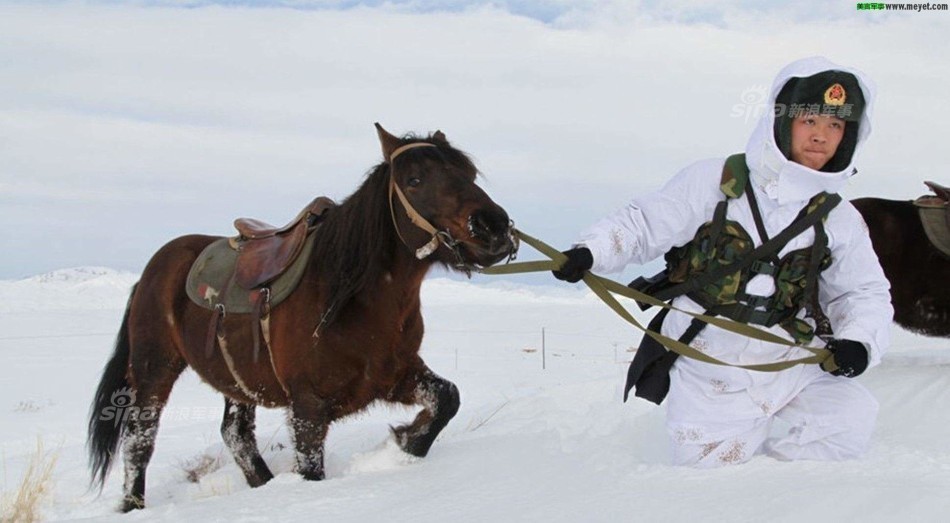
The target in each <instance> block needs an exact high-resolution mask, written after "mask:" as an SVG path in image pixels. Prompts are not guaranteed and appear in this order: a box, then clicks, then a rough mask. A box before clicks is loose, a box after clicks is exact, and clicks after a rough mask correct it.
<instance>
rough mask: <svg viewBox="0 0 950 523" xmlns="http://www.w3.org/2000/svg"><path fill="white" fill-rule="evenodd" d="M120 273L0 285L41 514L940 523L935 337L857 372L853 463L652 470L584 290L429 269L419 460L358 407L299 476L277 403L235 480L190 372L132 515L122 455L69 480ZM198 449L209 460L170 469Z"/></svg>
mask: <svg viewBox="0 0 950 523" xmlns="http://www.w3.org/2000/svg"><path fill="white" fill-rule="evenodd" d="M135 279H136V276H135V275H132V274H126V273H117V272H115V271H112V270H109V269H104V268H83V269H70V270H63V271H57V272H55V273H50V274H46V275H42V276H37V277H34V278H29V279H26V280H19V281H0V424H2V427H3V429H2V430H0V459H2V463H0V489H2V491H3V494H4V496H5V497H6V496H8V495H10V493H12V492H14V491H15V490H16V488H17V486H18V484H19V481H20V478H21V477H22V475H23V472H24V469H25V467H26V465H27V463H28V461H29V458H30V457H31V455H33V454H34V452H35V448H36V444H37V440H38V439H41V440H42V442H43V444H44V446H45V447H46V448H47V449H55V451H56V452H57V454H58V459H57V462H56V468H55V471H54V473H53V483H52V491H51V493H50V495H49V497H48V500H47V502H46V503H45V504H44V505H43V507H42V514H43V516H44V517H45V518H47V519H80V518H91V519H93V520H120V518H121V519H122V520H126V521H140V520H149V521H151V520H167V521H181V520H186V521H192V520H207V521H229V522H237V521H271V520H318V521H333V522H337V521H407V520H413V521H444V520H455V521H546V522H549V521H632V520H637V521H640V520H668V521H694V520H703V521H707V520H709V521H762V520H766V519H767V520H775V521H842V520H846V521H858V520H860V521H892V520H896V519H898V518H900V519H902V520H909V521H925V520H930V521H936V520H944V521H945V518H946V514H947V513H948V512H950V494H948V492H950V443H948V442H950V340H942V339H929V338H922V337H919V336H915V335H912V334H910V333H907V332H904V331H901V330H899V329H895V332H894V346H893V348H892V350H891V352H890V353H889V354H888V356H887V357H886V359H885V361H884V364H883V365H881V366H880V367H877V368H875V369H872V370H871V371H869V372H868V373H867V374H866V375H864V376H862V377H861V378H859V379H860V380H861V381H862V382H863V383H864V384H866V385H867V386H868V387H869V388H870V389H871V390H872V392H873V393H874V394H875V395H876V396H877V398H878V399H879V400H880V402H881V407H882V408H881V414H880V419H879V425H878V429H877V432H876V434H875V436H874V441H873V445H872V448H871V452H870V454H869V455H868V456H867V457H866V459H864V460H861V461H855V462H846V463H816V462H797V463H782V462H778V461H776V460H774V459H771V458H768V457H764V456H759V457H756V458H755V459H753V460H752V461H751V462H750V463H748V464H745V465H741V466H736V467H732V468H725V469H719V470H710V471H700V470H691V469H684V468H676V467H672V466H670V465H669V464H668V462H669V459H668V451H667V448H666V436H665V433H664V429H663V409H662V408H659V407H655V406H653V405H652V404H649V403H646V402H643V401H641V400H632V401H631V402H629V403H627V404H624V403H622V402H621V400H620V397H621V394H620V393H621V387H622V384H623V378H624V376H625V372H626V363H627V362H628V361H629V360H630V358H631V356H632V353H631V352H630V351H629V350H628V349H629V347H630V345H632V344H634V343H635V340H637V339H638V338H639V337H638V335H637V334H636V333H635V332H634V331H633V330H632V328H630V327H628V326H627V325H626V324H625V323H623V322H622V320H620V319H619V318H617V317H616V316H614V315H613V312H611V311H610V310H609V309H608V308H607V307H606V306H604V305H603V304H601V303H600V302H599V301H597V300H596V298H594V297H593V296H592V295H590V294H589V293H586V292H584V291H582V290H581V289H580V288H570V287H568V286H566V285H565V286H556V287H555V286H551V287H528V286H516V285H512V284H510V283H492V282H491V280H489V279H488V278H479V279H478V280H477V282H476V283H477V284H476V283H464V282H456V281H450V280H447V279H439V278H434V279H431V280H428V281H427V282H426V283H425V285H424V287H423V293H424V296H423V307H424V313H425V317H426V323H427V332H426V338H425V341H424V344H423V355H424V357H425V359H426V361H427V362H428V363H429V365H430V366H431V367H432V368H433V369H435V370H436V371H437V372H439V373H440V374H442V375H444V376H446V377H447V378H449V379H450V380H452V381H454V382H455V383H456V384H457V385H458V386H459V388H460V389H461V392H462V408H461V410H460V411H459V413H458V415H457V417H456V418H455V419H454V420H453V421H452V422H451V423H450V424H449V426H448V427H447V428H446V430H445V431H444V432H443V433H442V435H441V436H440V438H439V440H438V441H437V442H436V444H435V446H434V447H433V449H432V451H431V453H430V454H429V456H428V457H427V458H425V459H422V460H417V459H414V458H410V457H408V456H407V455H405V454H403V453H401V452H400V451H398V450H397V449H395V448H394V446H393V445H392V444H391V443H390V440H389V438H388V425H389V424H396V423H399V422H402V421H404V420H408V419H410V418H411V416H412V415H413V413H412V412H411V411H409V410H407V409H389V408H384V407H376V408H373V409H372V410H371V411H369V412H367V413H366V414H363V415H360V416H357V417H354V418H351V419H347V420H344V421H342V422H340V423H338V424H336V425H334V426H333V427H332V429H331V432H330V436H329V440H328V444H327V480H326V481H322V482H304V481H302V480H301V479H300V478H299V477H298V476H297V475H295V474H294V473H293V470H292V468H293V455H292V452H291V449H290V440H289V437H288V433H287V430H286V428H285V426H284V415H283V412H281V411H278V410H266V409H259V412H258V440H259V442H260V445H261V447H262V452H263V455H264V458H265V459H266V460H267V461H268V463H269V464H270V466H271V468H272V469H273V471H274V472H275V474H276V475H277V477H276V478H275V479H274V480H273V481H271V482H270V483H269V484H267V485H265V486H264V487H261V488H258V489H254V490H252V489H250V488H248V487H247V485H246V484H245V482H244V479H243V476H242V475H241V473H240V472H239V470H238V468H237V467H236V466H235V465H234V464H233V462H232V461H231V458H230V455H229V454H228V452H227V450H226V449H225V448H224V446H223V443H222V441H221V438H220V436H219V434H218V425H219V423H220V416H221V410H222V404H223V402H222V400H221V398H220V396H219V395H218V394H216V393H215V392H213V391H212V390H211V389H210V388H209V387H208V386H206V385H204V384H202V383H201V382H200V381H199V380H198V379H197V378H196V376H195V375H194V374H193V373H191V372H190V371H189V372H186V373H185V374H184V375H183V376H182V378H181V379H180V380H179V382H178V383H177V385H176V387H175V390H174V392H173V394H172V398H171V402H170V404H169V406H168V408H167V409H166V411H165V414H164V416H163V419H162V427H161V431H160V432H159V437H158V443H157V449H156V452H155V455H154V457H153V459H152V462H151V465H150V467H149V469H148V474H149V475H148V491H147V500H146V501H147V504H148V508H147V509H146V510H144V511H138V512H136V513H133V514H130V515H119V514H117V513H115V512H114V508H115V506H116V505H117V503H118V501H119V498H120V495H121V475H122V474H121V467H117V468H116V470H114V471H113V474H112V475H111V477H110V479H109V481H108V482H107V483H106V486H105V490H104V493H103V494H102V495H101V496H97V494H96V493H95V492H92V493H90V492H88V491H87V484H88V473H87V468H86V459H85V451H84V443H85V424H86V416H87V411H88V408H89V403H90V401H91V399H92V394H93V391H94V389H95V386H96V384H97V383H98V380H99V376H100V372H101V368H102V366H103V365H104V364H105V362H106V360H107V359H108V357H109V356H110V354H111V352H112V342H113V338H114V336H115V332H116V329H117V328H118V325H119V323H120V319H121V314H122V309H123V307H124V306H125V301H126V299H127V293H128V288H129V286H130V285H131V284H132V283H133V282H134V281H135ZM633 309H635V307H633ZM641 316H642V315H641ZM542 329H543V330H544V342H543V343H544V345H543V348H544V350H543V351H542V350H541V349H542ZM542 360H543V361H542ZM542 367H543V368H542ZM203 457H204V459H207V460H213V461H217V462H219V463H220V467H219V468H217V469H216V470H214V471H212V472H210V473H208V474H207V475H205V476H204V477H202V478H201V480H200V481H199V482H197V483H193V482H190V481H188V480H187V479H186V470H188V469H189V468H190V467H191V466H192V465H193V464H194V463H196V462H197V461H198V460H200V459H202V458H203ZM212 468H213V467H212Z"/></svg>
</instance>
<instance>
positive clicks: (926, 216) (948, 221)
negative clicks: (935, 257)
mask: <svg viewBox="0 0 950 523" xmlns="http://www.w3.org/2000/svg"><path fill="white" fill-rule="evenodd" d="M924 183H925V184H926V185H927V187H929V188H930V190H931V191H933V192H934V194H927V195H924V196H921V197H919V198H917V199H916V200H914V205H915V206H916V207H917V211H918V213H919V214H920V223H921V225H923V227H924V232H925V233H926V234H927V239H929V240H930V243H931V244H933V246H934V247H936V248H937V250H939V251H940V252H942V253H943V254H944V255H946V256H947V257H950V188H947V187H944V186H942V185H940V184H937V183H934V182H924Z"/></svg>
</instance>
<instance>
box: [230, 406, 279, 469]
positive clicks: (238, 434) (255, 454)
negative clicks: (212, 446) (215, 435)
mask: <svg viewBox="0 0 950 523" xmlns="http://www.w3.org/2000/svg"><path fill="white" fill-rule="evenodd" d="M255 412H256V407H255V406H254V405H248V404H246V403H238V402H236V401H233V400H231V399H230V398H227V397H225V398H224V419H223V420H222V421H221V437H223V438H224V442H225V444H227V446H228V448H229V449H230V450H231V455H232V456H233V457H234V461H235V463H237V465H238V467H241V472H243V473H244V477H245V478H247V484H248V485H250V486H251V487H259V486H261V485H263V484H264V483H267V482H268V481H270V480H271V479H273V477H274V475H273V474H272V473H271V471H270V469H269V468H267V464H266V463H264V458H262V457H261V453H260V450H258V448H257V438H255V436H254V418H255Z"/></svg>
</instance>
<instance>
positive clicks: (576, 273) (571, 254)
mask: <svg viewBox="0 0 950 523" xmlns="http://www.w3.org/2000/svg"><path fill="white" fill-rule="evenodd" d="M564 255H565V256H567V261H565V262H564V264H563V265H561V268H560V269H558V270H556V271H551V274H553V275H554V277H555V278H557V279H559V280H564V281H569V282H571V283H577V282H579V281H581V278H583V277H584V272H585V271H588V270H590V268H591V267H593V266H594V255H593V254H591V253H590V249H588V248H587V247H575V248H573V249H570V250H567V251H564Z"/></svg>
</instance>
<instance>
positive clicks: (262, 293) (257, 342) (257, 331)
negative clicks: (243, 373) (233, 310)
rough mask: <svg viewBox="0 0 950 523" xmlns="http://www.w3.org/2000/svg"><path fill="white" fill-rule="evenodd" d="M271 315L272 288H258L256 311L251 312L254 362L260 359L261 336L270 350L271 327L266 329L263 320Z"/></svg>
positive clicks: (255, 302) (255, 299)
mask: <svg viewBox="0 0 950 523" xmlns="http://www.w3.org/2000/svg"><path fill="white" fill-rule="evenodd" d="M269 317H270V289H269V288H268V287H262V288H260V289H258V291H257V295H256V296H255V297H254V311H253V312H252V313H251V337H252V338H254V353H253V358H254V364H255V365H256V364H257V362H258V361H260V354H261V336H262V334H263V336H264V344H265V345H266V346H267V350H268V352H270V340H269V339H268V338H269V337H270V332H269V329H264V328H262V327H263V322H264V321H267V319H268V318H269Z"/></svg>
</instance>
